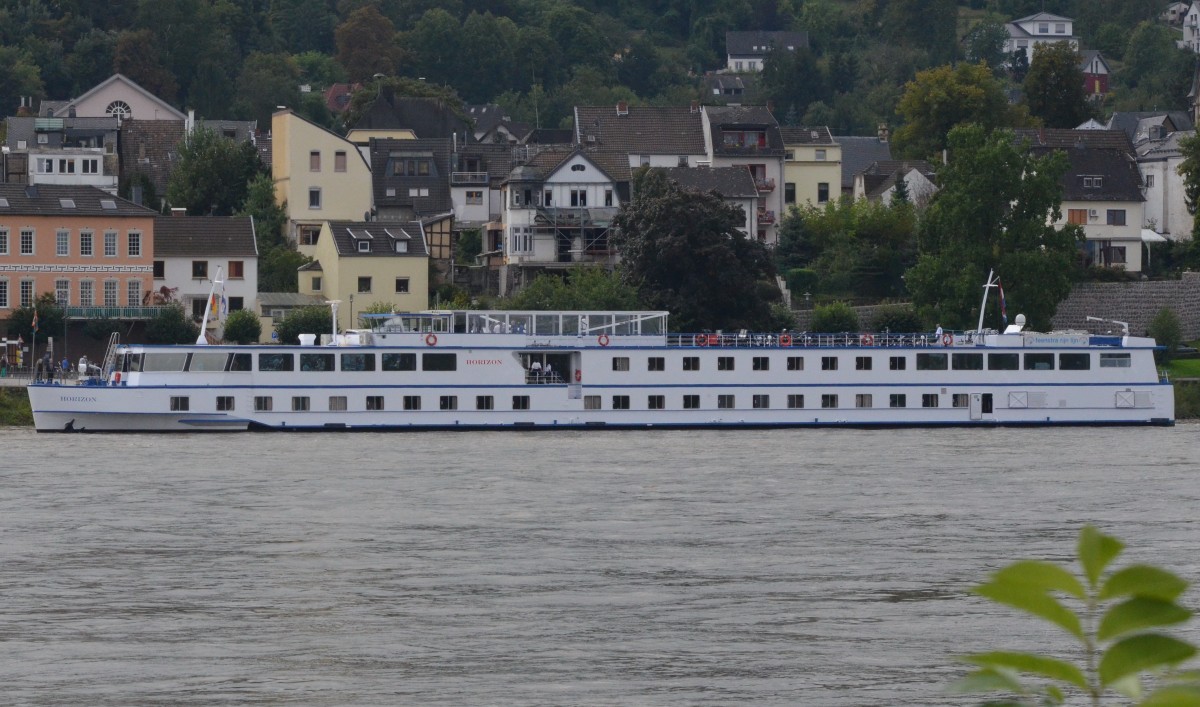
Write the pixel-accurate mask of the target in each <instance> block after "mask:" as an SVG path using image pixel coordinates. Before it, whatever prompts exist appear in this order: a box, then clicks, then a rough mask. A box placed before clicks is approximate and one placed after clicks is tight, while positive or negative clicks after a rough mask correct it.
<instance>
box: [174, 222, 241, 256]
mask: <svg viewBox="0 0 1200 707" xmlns="http://www.w3.org/2000/svg"><path fill="white" fill-rule="evenodd" d="M198 255H203V256H232V257H244V258H254V257H257V256H258V244H257V242H256V241H255V238H254V219H253V218H251V217H249V216H159V217H158V218H156V219H155V220H154V256H155V257H167V258H170V257H189V256H198Z"/></svg>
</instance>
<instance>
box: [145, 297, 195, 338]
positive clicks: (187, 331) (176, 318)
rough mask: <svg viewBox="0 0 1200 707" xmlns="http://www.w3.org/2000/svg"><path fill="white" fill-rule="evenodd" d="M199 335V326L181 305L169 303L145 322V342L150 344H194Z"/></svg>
mask: <svg viewBox="0 0 1200 707" xmlns="http://www.w3.org/2000/svg"><path fill="white" fill-rule="evenodd" d="M199 336H200V326H199V325H198V324H196V323H195V322H193V321H192V319H191V317H189V316H188V315H187V312H185V311H183V305H182V304H179V303H175V304H172V305H169V306H167V307H165V308H163V310H162V311H161V312H159V314H158V316H157V317H155V318H153V319H151V320H149V321H148V322H146V342H147V343H151V344H194V343H196V339H197V338H199Z"/></svg>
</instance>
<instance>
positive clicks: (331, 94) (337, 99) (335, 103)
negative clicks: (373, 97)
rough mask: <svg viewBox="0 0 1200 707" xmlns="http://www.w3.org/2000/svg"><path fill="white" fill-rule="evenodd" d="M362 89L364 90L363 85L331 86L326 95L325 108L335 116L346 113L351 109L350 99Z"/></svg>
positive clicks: (338, 84) (341, 84) (326, 90)
mask: <svg viewBox="0 0 1200 707" xmlns="http://www.w3.org/2000/svg"><path fill="white" fill-rule="evenodd" d="M360 88H362V84H361V83H353V84H350V83H335V84H330V86H329V88H327V89H325V93H324V98H325V107H326V108H328V109H329V112H330V113H333V114H334V115H337V114H338V113H342V112H345V110H346V109H347V108H349V107H350V97H351V96H352V95H353V94H354V92H355V91H357V90H358V89H360Z"/></svg>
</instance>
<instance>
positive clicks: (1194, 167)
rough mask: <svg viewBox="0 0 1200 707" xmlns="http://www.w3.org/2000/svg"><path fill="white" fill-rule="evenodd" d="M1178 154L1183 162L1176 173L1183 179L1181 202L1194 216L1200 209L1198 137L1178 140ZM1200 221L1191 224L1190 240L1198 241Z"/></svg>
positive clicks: (1199, 146)
mask: <svg viewBox="0 0 1200 707" xmlns="http://www.w3.org/2000/svg"><path fill="white" fill-rule="evenodd" d="M1179 152H1180V153H1181V154H1182V155H1183V160H1182V161H1181V162H1180V163H1179V167H1178V168H1177V170H1176V171H1177V172H1178V173H1179V175H1180V176H1181V177H1183V201H1184V203H1185V204H1186V205H1187V210H1188V213H1189V214H1195V213H1196V211H1197V208H1198V207H1200V135H1195V134H1193V135H1189V136H1187V137H1184V138H1181V139H1180V140H1179ZM1198 234H1200V219H1195V220H1194V222H1193V223H1192V240H1193V241H1200V238H1198V237H1197V236H1198Z"/></svg>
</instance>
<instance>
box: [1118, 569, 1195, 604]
mask: <svg viewBox="0 0 1200 707" xmlns="http://www.w3.org/2000/svg"><path fill="white" fill-rule="evenodd" d="M1187 586H1188V583H1187V582H1186V581H1184V580H1182V579H1180V578H1179V577H1178V575H1175V574H1173V573H1171V572H1168V571H1166V570H1164V569H1159V568H1158V567H1154V566H1152V565H1130V566H1128V567H1126V568H1124V569H1122V570H1120V571H1118V572H1114V573H1113V576H1111V577H1109V578H1108V581H1107V582H1105V583H1104V586H1103V587H1102V588H1101V589H1100V598H1101V599H1112V598H1113V597H1121V596H1139V597H1152V598H1154V599H1162V600H1164V601H1173V600H1175V599H1177V598H1178V597H1179V595H1180V594H1183V590H1185V589H1187Z"/></svg>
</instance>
